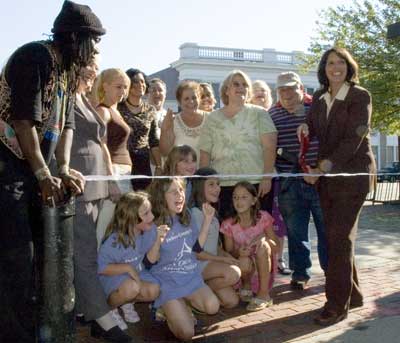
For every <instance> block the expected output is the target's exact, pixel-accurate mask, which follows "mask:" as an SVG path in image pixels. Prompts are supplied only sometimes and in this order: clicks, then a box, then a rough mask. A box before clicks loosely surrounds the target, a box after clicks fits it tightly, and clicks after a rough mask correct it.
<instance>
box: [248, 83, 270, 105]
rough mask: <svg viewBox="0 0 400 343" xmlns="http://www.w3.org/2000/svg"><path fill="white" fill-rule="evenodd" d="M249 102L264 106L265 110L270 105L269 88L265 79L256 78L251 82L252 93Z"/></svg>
mask: <svg viewBox="0 0 400 343" xmlns="http://www.w3.org/2000/svg"><path fill="white" fill-rule="evenodd" d="M250 102H251V103H252V104H253V105H258V106H261V107H263V108H265V109H266V110H267V111H268V110H269V108H270V107H271V106H272V96H271V88H269V86H268V85H267V83H266V82H265V81H262V80H256V81H254V82H253V95H252V97H251V100H250Z"/></svg>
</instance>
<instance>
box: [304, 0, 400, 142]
mask: <svg viewBox="0 0 400 343" xmlns="http://www.w3.org/2000/svg"><path fill="white" fill-rule="evenodd" d="M398 21H400V1H399V0H375V1H370V0H364V1H361V0H353V2H352V3H351V4H350V5H341V6H337V7H336V8H333V7H329V8H327V9H325V10H322V11H321V12H320V20H318V21H317V22H316V25H317V29H316V36H314V37H312V38H311V44H310V48H309V51H310V53H311V55H310V56H308V57H305V58H304V59H305V61H306V66H308V67H310V66H312V65H314V66H315V65H316V64H317V63H318V61H319V59H320V57H321V55H322V53H323V52H324V51H325V50H326V49H327V47H330V46H333V45H336V46H341V47H344V48H346V49H348V50H349V51H350V52H351V54H352V55H353V56H354V58H355V60H356V61H357V63H358V64H359V67H360V84H361V86H363V87H365V88H366V89H368V90H369V91H370V92H371V94H372V99H373V108H374V114H373V118H372V127H373V128H374V129H376V130H379V131H381V132H385V133H387V134H397V135H400V39H399V38H397V39H395V40H392V41H388V40H387V39H386V32H387V25H389V24H393V23H395V22H398Z"/></svg>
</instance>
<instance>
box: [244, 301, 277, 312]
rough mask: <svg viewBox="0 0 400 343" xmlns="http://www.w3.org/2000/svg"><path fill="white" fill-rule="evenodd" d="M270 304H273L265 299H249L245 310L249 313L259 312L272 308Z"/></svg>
mask: <svg viewBox="0 0 400 343" xmlns="http://www.w3.org/2000/svg"><path fill="white" fill-rule="evenodd" d="M272 304H273V301H272V299H267V300H266V299H260V298H257V297H254V298H252V299H251V301H250V302H249V304H248V305H247V307H246V310H247V311H250V312H254V311H260V310H263V309H265V308H267V307H270V306H272Z"/></svg>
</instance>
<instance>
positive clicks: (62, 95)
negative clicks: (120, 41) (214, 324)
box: [0, 1, 130, 342]
mask: <svg viewBox="0 0 400 343" xmlns="http://www.w3.org/2000/svg"><path fill="white" fill-rule="evenodd" d="M52 32H53V38H52V39H50V40H48V41H37V42H31V43H28V44H26V45H24V46H22V47H20V48H19V49H17V50H16V51H15V52H14V53H13V54H12V56H11V57H10V59H9V60H8V62H7V64H6V66H5V68H4V69H3V71H2V73H1V75H0V221H1V228H0V271H1V275H0V309H1V311H2V313H1V320H0V341H1V342H34V341H35V334H34V325H35V321H34V320H33V318H34V311H33V304H32V301H31V299H32V275H33V272H32V250H33V249H32V236H33V235H32V231H33V228H36V227H41V224H40V222H41V215H40V213H41V207H42V206H44V205H45V206H54V204H55V203H58V202H60V201H62V200H63V198H64V197H65V194H68V193H70V194H79V193H81V192H82V191H83V180H82V179H81V178H80V177H79V173H77V172H75V171H74V170H70V169H69V159H70V148H71V144H72V136H73V129H74V119H73V106H72V105H73V103H72V102H73V99H74V92H75V89H76V87H77V82H78V76H79V75H78V73H79V71H80V69H81V68H82V67H85V66H87V65H88V64H89V63H90V62H91V61H92V60H93V56H94V55H95V53H97V50H96V43H97V42H98V41H99V37H100V36H101V35H103V34H105V32H106V31H105V29H104V28H103V26H102V24H101V22H100V20H99V19H98V17H97V16H96V15H95V14H94V13H93V12H92V10H91V9H90V8H89V7H88V6H85V5H80V4H76V3H74V2H71V1H65V2H64V4H63V7H62V9H61V12H60V13H59V15H58V16H57V18H56V19H55V21H54V26H53V29H52ZM54 156H55V159H56V161H57V166H58V168H57V167H56V168H51V167H50V168H49V166H50V161H51V160H52V159H53V157H54ZM53 169H58V172H57V171H53ZM56 175H57V176H56ZM38 194H40V196H39V195H38ZM38 223H39V225H38ZM35 250H36V249H35ZM99 325H100V326H101V327H99V330H98V332H97V334H98V335H103V336H104V338H106V339H111V340H113V341H123V342H126V341H130V337H129V336H127V335H126V334H124V333H123V332H122V331H119V332H116V331H115V330H114V331H112V332H111V330H110V329H114V327H115V323H113V324H110V322H109V321H107V320H106V321H103V322H101V321H100V323H99ZM101 330H103V331H101Z"/></svg>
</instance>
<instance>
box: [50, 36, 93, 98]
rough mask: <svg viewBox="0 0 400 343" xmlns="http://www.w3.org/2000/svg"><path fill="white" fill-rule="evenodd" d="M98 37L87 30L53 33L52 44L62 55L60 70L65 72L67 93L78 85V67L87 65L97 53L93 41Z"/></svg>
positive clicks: (71, 92) (71, 91) (70, 92)
mask: <svg viewBox="0 0 400 343" xmlns="http://www.w3.org/2000/svg"><path fill="white" fill-rule="evenodd" d="M99 39H100V38H99V36H98V35H95V34H93V33H89V32H57V33H55V34H54V35H53V45H54V46H55V47H57V49H58V50H59V52H60V53H61V56H62V61H61V65H60V70H61V71H64V72H66V74H67V80H68V88H67V92H68V93H69V94H73V93H74V92H75V90H76V88H77V87H78V82H79V72H80V69H81V68H84V67H86V66H88V65H89V64H90V63H91V61H92V60H93V57H94V55H95V54H97V53H98V50H97V49H96V47H95V43H96V42H97V41H98V40H99Z"/></svg>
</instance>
